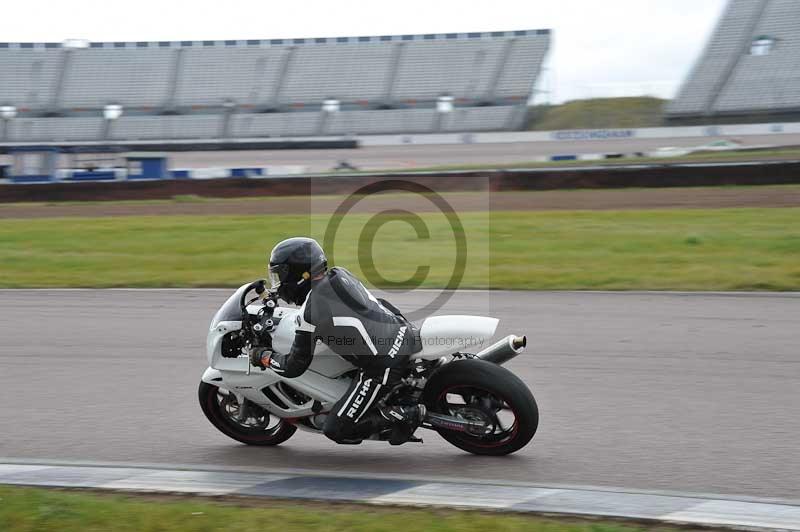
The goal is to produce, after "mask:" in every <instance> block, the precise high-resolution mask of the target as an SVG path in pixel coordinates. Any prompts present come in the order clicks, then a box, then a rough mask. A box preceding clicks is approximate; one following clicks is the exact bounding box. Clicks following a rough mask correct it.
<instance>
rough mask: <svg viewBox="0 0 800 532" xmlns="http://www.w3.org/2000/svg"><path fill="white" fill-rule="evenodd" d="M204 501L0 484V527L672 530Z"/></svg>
mask: <svg viewBox="0 0 800 532" xmlns="http://www.w3.org/2000/svg"><path fill="white" fill-rule="evenodd" d="M249 501H250V502H249V505H245V501H241V500H240V501H236V500H229V501H227V502H217V501H209V500H204V499H199V498H186V497H181V498H174V497H166V496H164V497H158V498H156V497H153V496H132V495H120V494H98V493H85V492H65V491H57V490H45V489H34V488H12V487H3V486H0V530H3V531H7V532H28V531H31V532H32V531H37V532H49V531H54V532H55V531H57V532H72V531H75V532H78V531H80V532H83V531H87V532H91V531H108V530H114V531H126V530H131V531H137V532H139V531H144V532H146V531H165V532H169V531H212V530H230V531H237V530H238V531H245V530H280V531H282V532H292V531H295V530H324V531H331V532H333V531H337V530H347V531H354V532H356V531H360V530H364V531H375V532H380V531H384V530H385V531H392V532H394V531H396V530H430V531H447V530H458V531H476V532H479V531H485V530H503V531H513V530H534V531H537V532H638V531H644V530H660V531H664V532H668V531H674V530H678V529H677V528H674V527H666V526H661V525H655V524H654V525H649V526H646V525H633V524H631V525H627V524H621V523H618V522H609V521H591V522H590V521H586V520H584V521H579V520H575V519H554V518H541V517H534V516H528V515H522V514H501V513H491V514H489V513H480V512H475V511H469V512H465V511H455V510H427V509H412V508H408V509H399V508H386V507H375V506H359V505H341V504H337V505H333V504H322V503H308V504H301V503H294V502H284V501H275V500H262V501H258V504H259V506H257V507H254V506H253V503H254V501H253V500H252V499H251V500H249ZM684 530H685V529H684Z"/></svg>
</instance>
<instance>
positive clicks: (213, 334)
mask: <svg viewBox="0 0 800 532" xmlns="http://www.w3.org/2000/svg"><path fill="white" fill-rule="evenodd" d="M243 288H244V287H243ZM241 290H242V289H239V291H237V292H236V293H235V294H234V295H233V296H231V298H230V299H229V302H228V303H226V305H228V304H229V303H230V302H232V301H238V298H239V295H240V294H241ZM226 305H223V307H222V308H220V311H219V312H217V315H216V316H215V318H214V320H213V321H212V324H211V327H210V329H209V332H208V336H207V339H206V354H207V357H208V362H209V368H208V369H207V370H206V371H205V373H204V374H203V378H202V380H203V382H206V383H208V384H212V385H214V386H217V387H220V388H222V389H226V390H229V391H231V392H232V393H234V394H236V395H237V397H240V398H246V399H248V400H249V401H252V402H253V403H255V404H257V405H259V406H261V407H262V408H264V409H265V410H267V411H269V412H270V413H272V414H274V415H276V416H278V417H280V418H284V419H285V418H302V417H307V416H312V415H314V414H318V413H325V412H328V411H329V410H330V409H331V407H332V406H333V404H334V403H335V402H336V401H338V400H339V399H340V398H341V397H342V396H343V395H344V394H345V391H346V390H347V388H348V387H349V386H350V383H351V380H352V373H351V371H352V370H354V369H355V367H354V366H353V365H352V364H350V363H349V362H347V361H346V360H345V359H343V358H342V357H340V356H339V355H337V354H335V353H334V352H333V351H331V350H330V349H329V348H328V347H327V346H325V345H324V344H321V343H318V344H317V347H316V351H315V352H314V358H313V360H312V362H311V365H310V366H309V368H308V369H307V370H306V371H305V373H303V374H302V375H300V376H299V377H296V378H291V379H290V378H286V377H282V376H281V375H278V374H277V373H275V372H273V371H271V370H268V369H267V370H262V369H261V368H255V367H252V366H251V365H250V360H249V358H248V357H247V355H245V354H242V355H240V356H238V357H237V358H226V357H223V356H222V343H223V338H224V337H225V336H226V335H228V334H230V333H235V332H236V331H239V330H240V329H241V327H242V323H241V321H236V320H228V319H224V318H225V317H226V316H227V317H230V315H226V313H225V312H224V311H225V307H226ZM260 308H261V305H260V304H256V305H251V306H250V307H248V309H247V310H248V313H249V314H256V313H258V311H259V310H260ZM297 312H298V309H294V308H286V307H277V308H275V310H274V313H273V322H275V328H274V330H273V331H272V332H271V336H272V346H273V349H274V350H275V351H277V352H279V353H286V352H288V351H289V349H290V348H291V345H292V342H293V341H294V336H295V327H296V326H297V325H296V320H295V317H296V315H297ZM219 318H222V320H221V321H218V320H219ZM497 323H498V320H496V319H495V318H485V317H480V316H437V317H432V318H428V319H426V320H425V321H423V323H422V326H421V329H420V339H421V340H422V344H423V348H422V351H420V352H418V353H416V354H415V355H413V356H412V359H416V358H423V359H435V358H440V357H442V356H444V355H447V354H450V353H454V352H457V351H463V350H465V349H470V348H474V347H478V348H479V349H480V348H481V347H482V346H483V345H484V344H485V343H486V341H487V340H489V339H490V338H491V337H492V336H493V335H494V333H495V329H496V328H497Z"/></svg>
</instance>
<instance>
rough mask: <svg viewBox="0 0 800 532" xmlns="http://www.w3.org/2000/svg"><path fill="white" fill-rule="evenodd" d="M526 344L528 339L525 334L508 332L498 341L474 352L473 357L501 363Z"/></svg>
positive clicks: (509, 358) (518, 352) (516, 353)
mask: <svg viewBox="0 0 800 532" xmlns="http://www.w3.org/2000/svg"><path fill="white" fill-rule="evenodd" d="M526 345H528V339H527V338H526V337H525V336H515V335H513V334H510V335H508V336H506V337H505V338H503V339H502V340H500V341H499V342H497V343H495V344H493V345H490V346H489V347H487V348H486V349H484V350H482V351H480V352H479V353H476V354H475V357H476V358H480V359H481V360H485V361H487V362H491V363H493V364H497V365H501V364H505V363H506V362H508V361H509V360H511V359H512V358H514V357H515V356H517V355H518V354H520V353H522V350H523V349H525V346H526Z"/></svg>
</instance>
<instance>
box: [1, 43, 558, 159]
mask: <svg viewBox="0 0 800 532" xmlns="http://www.w3.org/2000/svg"><path fill="white" fill-rule="evenodd" d="M549 45H550V30H521V31H506V32H489V33H447V34H426V35H392V36H377V37H335V38H315V39H271V40H246V41H241V40H238V41H233V40H232V41H181V42H105V43H99V42H98V43H94V42H93V43H88V42H83V43H81V42H77V43H76V42H71V43H63V44H62V43H0V76H2V78H3V83H2V84H0V106H2V107H0V115H1V116H2V129H0V142H2V143H3V144H6V145H8V144H14V143H32V142H33V143H46V142H55V143H75V142H82V141H84V142H86V141H94V142H109V143H113V142H122V141H137V140H138V141H148V142H163V141H176V140H204V141H215V140H228V139H234V140H236V139H264V138H273V137H278V138H285V137H318V136H328V135H332V136H333V135H335V136H346V135H357V134H382V133H433V132H458V131H493V130H494V131H496V130H512V129H518V128H520V127H521V126H522V125H523V120H524V115H525V107H526V105H527V102H528V100H529V99H530V96H531V94H532V91H533V87H534V84H535V82H536V80H537V78H538V76H539V73H540V71H541V68H542V63H543V61H544V58H545V55H546V54H547V51H548V49H549ZM109 105H116V106H121V109H122V115H121V116H120V117H118V118H116V117H114V116H109V115H107V114H106V115H104V112H106V111H107V108H108V106H109Z"/></svg>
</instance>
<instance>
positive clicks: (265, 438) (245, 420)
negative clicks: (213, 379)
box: [197, 382, 297, 445]
mask: <svg viewBox="0 0 800 532" xmlns="http://www.w3.org/2000/svg"><path fill="white" fill-rule="evenodd" d="M197 395H198V399H199V400H200V407H201V408H202V409H203V413H204V414H205V415H206V418H208V420H209V421H210V422H211V424H212V425H214V426H215V427H216V428H217V430H219V431H220V432H222V433H223V434H225V435H226V436H228V437H230V438H233V439H234V440H236V441H240V442H242V443H246V444H247V445H278V444H281V443H283V442H285V441H286V440H288V439H289V438H291V437H292V435H293V434H294V433H295V431H297V427H295V426H294V425H292V424H291V423H288V422H286V421H285V420H283V419H280V418H278V417H275V416H273V415H271V414H270V413H269V412H267V411H266V410H264V409H263V408H261V407H259V406H258V405H255V404H253V403H247V404H246V405H244V407H245V408H244V410H242V406H243V405H241V404H239V401H238V400H237V399H236V395H235V394H232V393H231V392H229V391H228V390H225V389H222V388H219V387H218V386H214V385H213V384H208V383H207V382H200V387H199V388H198V390H197Z"/></svg>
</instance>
